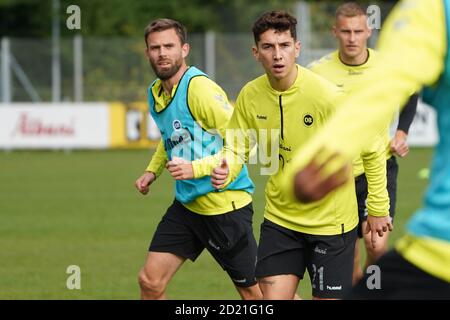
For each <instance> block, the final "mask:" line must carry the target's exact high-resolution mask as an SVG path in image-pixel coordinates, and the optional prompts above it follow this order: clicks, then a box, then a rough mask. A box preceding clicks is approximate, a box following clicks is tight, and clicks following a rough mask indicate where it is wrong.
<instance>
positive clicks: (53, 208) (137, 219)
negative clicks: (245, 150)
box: [0, 149, 432, 300]
mask: <svg viewBox="0 0 450 320" xmlns="http://www.w3.org/2000/svg"><path fill="white" fill-rule="evenodd" d="M151 154H152V152H151V151H142V150H134V151H132V150H126V151H125V150H120V151H77V152H63V151H46V152H40V151H39V152H37V151H34V152H32V151H19V152H0V299H138V298H139V288H138V285H137V274H138V271H139V269H140V268H141V266H142V264H143V263H144V260H145V257H146V254H147V248H148V245H149V242H150V240H151V237H152V234H153V232H154V230H155V228H156V225H157V223H158V222H159V221H160V219H161V217H162V215H163V214H164V212H165V210H166V208H167V207H168V206H169V205H170V204H171V202H172V200H173V181H172V180H171V178H170V176H169V174H168V173H167V172H165V173H164V174H163V175H162V176H161V177H160V179H158V181H157V182H156V183H155V184H153V186H152V188H151V192H150V194H149V195H147V196H142V195H140V194H139V193H138V192H137V191H136V190H135V189H134V181H135V179H136V178H137V177H138V176H140V174H141V173H142V172H143V170H144V168H145V167H146V165H147V163H148V160H149V159H150V157H151ZM431 155H432V153H431V150H430V149H412V150H411V152H410V154H409V156H408V157H407V158H406V159H401V160H399V164H400V173H399V179H398V189H399V192H398V204H397V216H396V221H395V222H396V223H395V230H394V232H393V234H392V235H391V237H390V243H391V245H392V243H393V241H395V239H397V238H398V237H399V236H400V235H401V234H403V232H404V224H405V221H406V220H407V218H408V217H409V216H410V215H411V213H413V211H414V210H415V209H416V208H418V207H419V205H420V203H421V200H422V197H423V192H424V190H425V186H426V184H427V181H426V180H424V179H420V178H419V177H418V171H419V170H420V169H422V168H424V167H427V166H428V163H429V161H430V159H431ZM250 172H251V175H252V178H253V179H254V181H255V183H256V186H257V188H256V194H255V196H254V209H255V215H254V232H255V236H256V237H257V239H258V238H259V225H260V223H261V222H262V219H263V209H264V184H265V181H266V178H267V177H264V176H260V175H259V174H258V173H259V170H258V168H257V167H255V166H250ZM69 265H78V266H79V267H80V268H81V290H68V289H67V288H66V280H67V277H68V276H69V275H68V274H66V269H67V267H68V266H69ZM308 282H309V280H308V278H307V277H306V278H305V280H304V281H302V282H301V284H300V286H299V291H298V292H299V293H300V294H301V296H302V297H303V298H310V297H311V293H310V290H311V289H310V285H309V283H308ZM167 294H168V296H169V298H172V299H195V300H196V299H239V295H238V294H237V292H236V291H235V289H234V287H233V285H232V283H231V281H230V280H229V278H228V276H227V274H226V273H225V272H224V271H223V270H222V269H221V268H220V267H219V266H218V265H217V264H216V263H215V261H214V260H213V259H212V257H211V256H210V254H209V253H208V252H207V251H204V252H203V254H202V255H201V256H200V257H199V259H198V260H197V261H196V262H195V263H192V262H190V261H187V262H186V263H185V264H184V265H183V267H182V268H181V270H180V271H179V272H178V273H177V274H176V275H175V277H174V279H173V281H172V282H171V284H170V285H169V288H168V292H167Z"/></svg>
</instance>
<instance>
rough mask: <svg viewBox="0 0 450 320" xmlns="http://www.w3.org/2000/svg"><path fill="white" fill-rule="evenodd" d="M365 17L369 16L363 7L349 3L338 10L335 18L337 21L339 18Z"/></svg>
mask: <svg viewBox="0 0 450 320" xmlns="http://www.w3.org/2000/svg"><path fill="white" fill-rule="evenodd" d="M365 15H367V13H366V9H365V8H364V7H363V6H361V5H360V4H358V3H356V2H347V3H344V4H342V5H340V6H339V7H338V8H337V9H336V13H335V18H336V19H337V18H338V17H339V16H343V17H349V18H351V17H357V16H365Z"/></svg>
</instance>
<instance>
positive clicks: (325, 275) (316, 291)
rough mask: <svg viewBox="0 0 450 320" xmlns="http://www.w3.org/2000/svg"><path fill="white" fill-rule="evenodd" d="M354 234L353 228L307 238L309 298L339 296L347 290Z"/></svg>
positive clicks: (354, 240) (350, 284)
mask: <svg viewBox="0 0 450 320" xmlns="http://www.w3.org/2000/svg"><path fill="white" fill-rule="evenodd" d="M356 237H357V235H356V228H355V229H353V230H351V231H349V232H346V233H343V234H338V235H331V236H316V235H309V236H308V237H307V238H308V243H309V246H310V253H309V254H310V256H309V262H308V272H309V274H310V278H311V287H312V289H313V297H316V298H322V299H342V298H343V297H344V296H345V294H346V293H348V292H349V291H350V289H351V287H352V277H353V265H354V253H355V243H356Z"/></svg>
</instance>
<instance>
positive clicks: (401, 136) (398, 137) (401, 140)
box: [391, 130, 409, 158]
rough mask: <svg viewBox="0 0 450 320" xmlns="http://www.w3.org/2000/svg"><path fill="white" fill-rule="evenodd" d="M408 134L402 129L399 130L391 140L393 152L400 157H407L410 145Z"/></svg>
mask: <svg viewBox="0 0 450 320" xmlns="http://www.w3.org/2000/svg"><path fill="white" fill-rule="evenodd" d="M407 138H408V135H407V134H406V133H405V132H403V131H402V130H397V132H396V133H395V137H394V138H393V139H392V141H391V152H392V153H393V154H396V155H398V156H400V157H402V158H403V157H405V156H406V155H407V154H408V152H409V146H408V142H407V141H406V139H407Z"/></svg>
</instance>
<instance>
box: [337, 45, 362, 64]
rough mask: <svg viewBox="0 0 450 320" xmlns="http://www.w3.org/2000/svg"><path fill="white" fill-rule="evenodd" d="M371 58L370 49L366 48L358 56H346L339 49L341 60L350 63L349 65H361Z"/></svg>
mask: <svg viewBox="0 0 450 320" xmlns="http://www.w3.org/2000/svg"><path fill="white" fill-rule="evenodd" d="M368 59H369V49H367V48H366V49H365V50H363V51H362V52H361V54H359V55H357V56H356V57H349V56H346V55H345V54H344V53H342V52H341V51H339V60H341V62H342V63H343V64H346V65H349V66H360V65H362V64H364V63H366V62H367V60H368Z"/></svg>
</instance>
